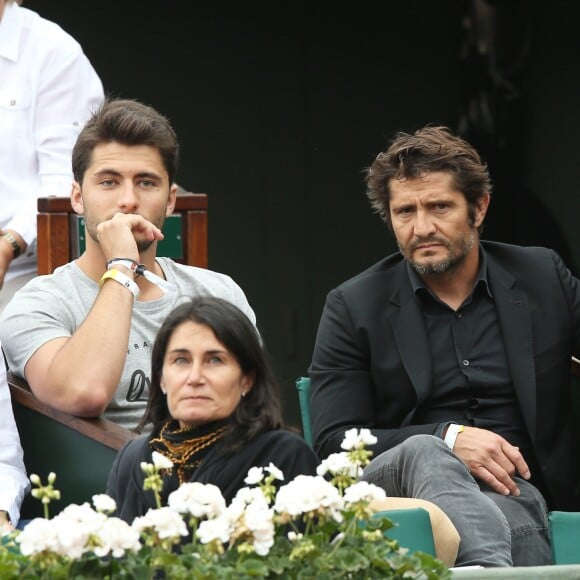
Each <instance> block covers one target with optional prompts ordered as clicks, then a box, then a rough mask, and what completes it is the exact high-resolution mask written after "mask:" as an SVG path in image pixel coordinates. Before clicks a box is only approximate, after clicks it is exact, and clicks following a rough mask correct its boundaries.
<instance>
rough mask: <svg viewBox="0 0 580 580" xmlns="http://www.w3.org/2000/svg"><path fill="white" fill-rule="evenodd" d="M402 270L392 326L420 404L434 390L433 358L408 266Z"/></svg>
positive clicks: (393, 301)
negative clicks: (410, 280)
mask: <svg viewBox="0 0 580 580" xmlns="http://www.w3.org/2000/svg"><path fill="white" fill-rule="evenodd" d="M401 270H402V274H404V275H401V284H400V285H399V286H398V288H397V290H395V291H394V292H393V294H392V296H391V303H392V304H393V305H395V306H397V307H398V308H396V309H395V311H394V312H393V314H392V316H391V324H392V325H393V333H394V336H395V340H396V342H397V346H398V348H399V354H400V356H401V360H402V361H403V366H404V367H405V370H406V371H407V374H408V375H409V378H410V379H411V382H412V383H413V386H414V388H415V391H416V393H417V403H418V404H421V403H422V402H423V401H424V400H425V399H426V398H427V396H428V395H429V392H430V391H431V386H432V372H433V371H432V368H431V355H430V349H429V343H428V341H427V330H426V328H425V321H424V318H423V314H422V312H421V309H420V308H419V304H418V302H417V297H416V296H415V294H414V292H413V290H412V288H411V284H410V282H409V280H408V277H407V274H406V270H405V269H404V267H403V268H401Z"/></svg>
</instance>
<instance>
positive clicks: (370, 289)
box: [309, 242, 580, 510]
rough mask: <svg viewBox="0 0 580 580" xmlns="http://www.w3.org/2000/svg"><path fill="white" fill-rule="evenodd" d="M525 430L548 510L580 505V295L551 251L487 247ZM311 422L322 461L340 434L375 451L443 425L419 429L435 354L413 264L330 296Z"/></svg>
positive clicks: (376, 269) (392, 263) (362, 278)
mask: <svg viewBox="0 0 580 580" xmlns="http://www.w3.org/2000/svg"><path fill="white" fill-rule="evenodd" d="M481 246H482V248H483V250H484V251H485V252H486V257H487V265H488V272H487V273H488V280H489V284H490V288H491V291H492V294H493V296H494V301H495V305H496V311H497V316H498V320H499V324H500V326H501V332H502V335H503V338H504V344H505V349H506V355H507V360H508V364H509V369H510V372H511V376H512V379H513V384H514V388H515V391H516V395H517V398H518V401H519V404H520V409H521V413H522V416H523V419H524V423H525V426H526V428H527V431H528V433H529V436H530V439H531V441H532V445H533V447H534V450H535V453H536V456H537V459H538V461H539V464H540V467H541V470H542V473H543V476H544V479H545V481H546V485H547V487H548V490H549V492H550V496H551V498H552V505H551V508H552V509H562V510H566V509H570V510H575V509H580V494H579V469H578V466H579V464H580V462H579V461H578V458H579V457H580V453H579V438H578V434H577V432H576V426H575V425H574V424H573V423H574V422H575V418H574V417H573V414H572V411H573V407H572V404H571V375H570V358H571V356H572V355H574V356H577V355H579V354H580V288H579V285H578V280H577V279H576V278H574V277H573V276H572V275H571V273H570V271H569V270H568V269H567V268H566V267H565V265H564V264H563V262H562V261H561V259H560V258H559V257H558V255H557V254H556V253H555V252H553V251H551V250H548V249H546V248H524V247H519V246H513V245H507V244H500V243H493V242H482V243H481ZM309 374H310V378H311V381H312V398H311V399H312V400H311V420H312V427H313V436H314V440H315V443H314V447H315V449H316V451H317V452H318V454H319V455H320V457H327V456H328V455H329V454H330V453H333V452H336V451H338V450H339V448H340V443H341V441H342V439H343V435H344V431H345V429H348V428H351V427H359V428H360V427H367V428H370V429H371V430H372V431H373V433H374V435H376V436H377V437H378V443H377V445H376V446H374V448H373V451H374V453H375V455H377V454H378V453H380V452H381V451H384V450H386V449H390V448H391V447H393V446H395V445H397V444H398V443H400V442H401V441H404V440H405V439H407V438H408V437H409V436H411V435H414V434H417V433H427V434H434V433H435V431H436V429H437V427H438V425H439V424H427V425H414V424H413V415H414V413H415V411H416V410H417V407H418V405H420V404H421V403H422V402H423V401H425V399H426V398H427V397H428V396H429V393H430V390H431V388H432V372H431V359H430V348H429V344H428V341H427V332H426V329H425V323H424V319H423V315H422V312H421V308H420V305H419V302H418V299H417V298H416V296H415V294H414V293H413V290H412V288H411V283H410V280H409V275H408V272H407V269H406V262H405V260H404V258H403V257H402V256H401V254H399V253H397V254H393V255H391V256H389V257H387V258H385V259H383V260H381V261H380V262H378V263H376V264H375V265H373V266H371V267H370V268H369V269H367V270H365V271H364V272H362V273H360V274H359V275H357V276H355V277H354V278H352V279H350V280H348V281H346V282H344V283H343V284H341V285H340V286H339V287H338V288H335V289H334V290H332V291H331V292H329V294H328V296H327V299H326V305H325V307H324V311H323V314H322V317H321V320H320V325H319V329H318V334H317V338H316V344H315V348H314V354H313V359H312V364H311V367H310V370H309Z"/></svg>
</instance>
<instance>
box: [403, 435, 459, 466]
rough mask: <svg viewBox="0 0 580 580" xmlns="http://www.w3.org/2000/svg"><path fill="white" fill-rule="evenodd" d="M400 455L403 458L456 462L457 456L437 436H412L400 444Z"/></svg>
mask: <svg viewBox="0 0 580 580" xmlns="http://www.w3.org/2000/svg"><path fill="white" fill-rule="evenodd" d="M400 447H401V449H400V454H401V457H402V458H409V459H421V458H426V459H429V460H431V461H432V460H433V457H437V459H438V460H439V459H440V460H442V461H444V460H446V459H449V460H455V459H457V458H456V456H455V454H454V453H452V452H451V450H450V449H449V447H447V445H446V444H445V442H444V441H443V439H441V438H440V437H436V436H435V435H412V436H411V437H409V438H408V439H405V441H403V442H402V443H400Z"/></svg>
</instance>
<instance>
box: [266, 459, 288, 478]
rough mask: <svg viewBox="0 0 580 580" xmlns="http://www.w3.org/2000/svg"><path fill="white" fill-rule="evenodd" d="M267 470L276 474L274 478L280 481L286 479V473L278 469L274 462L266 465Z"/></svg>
mask: <svg viewBox="0 0 580 580" xmlns="http://www.w3.org/2000/svg"><path fill="white" fill-rule="evenodd" d="M266 471H267V472H268V473H269V474H271V475H273V476H274V479H278V480H279V481H284V473H283V472H282V471H281V470H280V469H278V468H277V467H276V466H275V465H274V464H273V463H272V462H270V465H268V467H266Z"/></svg>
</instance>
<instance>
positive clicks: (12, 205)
mask: <svg viewBox="0 0 580 580" xmlns="http://www.w3.org/2000/svg"><path fill="white" fill-rule="evenodd" d="M103 99H104V93H103V85H102V83H101V80H100V79H99V77H98V75H97V73H96V72H95V70H94V68H93V67H92V65H91V63H90V62H89V60H88V59H87V57H86V56H85V54H84V53H83V51H82V48H81V46H80V44H79V43H78V42H77V41H76V40H75V39H74V38H73V37H72V36H70V35H69V34H68V33H67V32H65V31H64V30H63V29H62V28H61V27H60V26H58V25H57V24H55V23H53V22H50V21H49V20H46V19H44V18H42V17H40V16H39V15H38V14H37V13H36V12H33V11H32V10H29V9H27V8H22V7H21V6H19V5H18V4H15V3H10V4H6V7H5V10H4V15H3V17H2V20H1V21H0V228H2V229H13V230H14V231H16V232H18V233H19V234H20V235H21V236H22V237H23V238H24V240H25V241H26V242H27V244H28V245H29V248H28V249H27V251H26V252H25V253H24V254H23V255H21V256H20V257H19V258H17V259H15V260H13V261H12V263H11V264H10V268H9V270H8V273H7V274H6V280H9V279H10V278H13V277H15V276H17V275H20V274H24V273H28V272H35V271H36V213H37V206H36V199H37V198H38V197H45V196H49V195H57V196H62V195H64V196H68V195H70V192H71V183H72V180H73V176H72V169H71V151H72V148H73V145H74V143H75V140H76V137H77V135H78V134H79V131H80V130H81V128H82V126H83V125H84V123H85V122H86V121H87V119H88V117H89V115H90V113H91V112H92V111H93V110H94V109H96V107H97V106H98V105H99V104H100V103H101V102H102V101H103Z"/></svg>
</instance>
